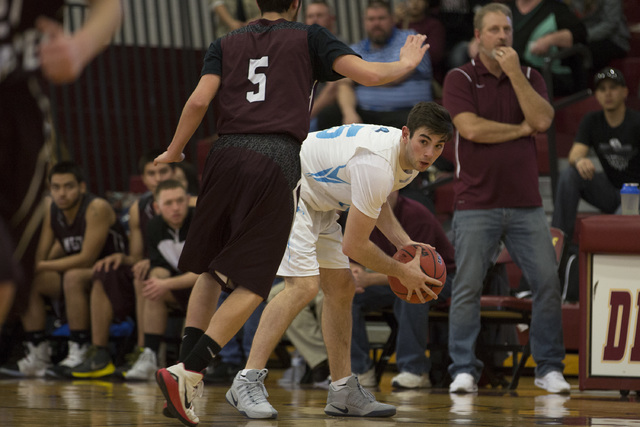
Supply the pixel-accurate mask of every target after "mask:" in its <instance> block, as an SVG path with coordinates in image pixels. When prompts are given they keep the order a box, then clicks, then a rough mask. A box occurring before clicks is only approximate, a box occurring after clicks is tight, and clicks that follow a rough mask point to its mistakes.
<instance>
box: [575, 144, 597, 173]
mask: <svg viewBox="0 0 640 427" xmlns="http://www.w3.org/2000/svg"><path fill="white" fill-rule="evenodd" d="M588 155H589V146H588V145H586V144H582V143H581V142H577V141H575V142H574V143H573V146H572V147H571V151H569V164H570V165H571V166H573V167H574V168H576V170H577V171H578V173H579V174H580V176H581V177H582V178H583V179H587V180H590V179H592V178H593V175H594V174H595V173H596V167H595V165H594V164H593V162H592V161H591V159H589V158H588V157H587V156H588Z"/></svg>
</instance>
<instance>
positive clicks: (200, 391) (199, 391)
mask: <svg viewBox="0 0 640 427" xmlns="http://www.w3.org/2000/svg"><path fill="white" fill-rule="evenodd" d="M202 396H204V382H202V381H200V382H199V383H198V384H196V386H195V387H194V388H193V391H192V392H191V396H189V402H191V408H193V399H195V398H196V397H202ZM191 408H190V409H191Z"/></svg>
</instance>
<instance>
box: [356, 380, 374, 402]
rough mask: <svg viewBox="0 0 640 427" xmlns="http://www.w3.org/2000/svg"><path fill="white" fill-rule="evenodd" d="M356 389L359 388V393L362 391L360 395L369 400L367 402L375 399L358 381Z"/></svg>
mask: <svg viewBox="0 0 640 427" xmlns="http://www.w3.org/2000/svg"><path fill="white" fill-rule="evenodd" d="M358 390H360V393H362V395H363V396H364V397H365V398H366V399H367V400H368V401H369V402H373V401H374V400H376V398H375V397H373V394H372V393H371V392H369V391H368V390H365V389H364V388H363V387H362V386H361V385H360V383H359V382H358Z"/></svg>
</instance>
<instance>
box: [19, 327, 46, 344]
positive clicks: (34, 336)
mask: <svg viewBox="0 0 640 427" xmlns="http://www.w3.org/2000/svg"><path fill="white" fill-rule="evenodd" d="M45 339H47V334H46V332H45V331H44V330H42V331H32V332H25V333H24V340H25V341H26V342H30V343H32V344H33V345H35V346H38V344H40V343H41V342H42V341H44V340H45Z"/></svg>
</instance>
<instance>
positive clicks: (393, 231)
mask: <svg viewBox="0 0 640 427" xmlns="http://www.w3.org/2000/svg"><path fill="white" fill-rule="evenodd" d="M376 226H377V227H378V228H379V229H380V231H382V234H384V235H385V237H386V238H387V239H389V241H390V242H391V243H393V245H394V246H395V247H396V249H400V248H402V247H403V246H405V245H408V244H411V243H414V242H413V240H412V239H411V237H409V235H408V234H407V232H406V231H404V228H402V225H400V222H399V221H398V218H396V216H395V215H394V213H393V210H392V209H391V206H389V203H385V204H384V205H382V209H381V210H380V216H378V220H377V221H376Z"/></svg>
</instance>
